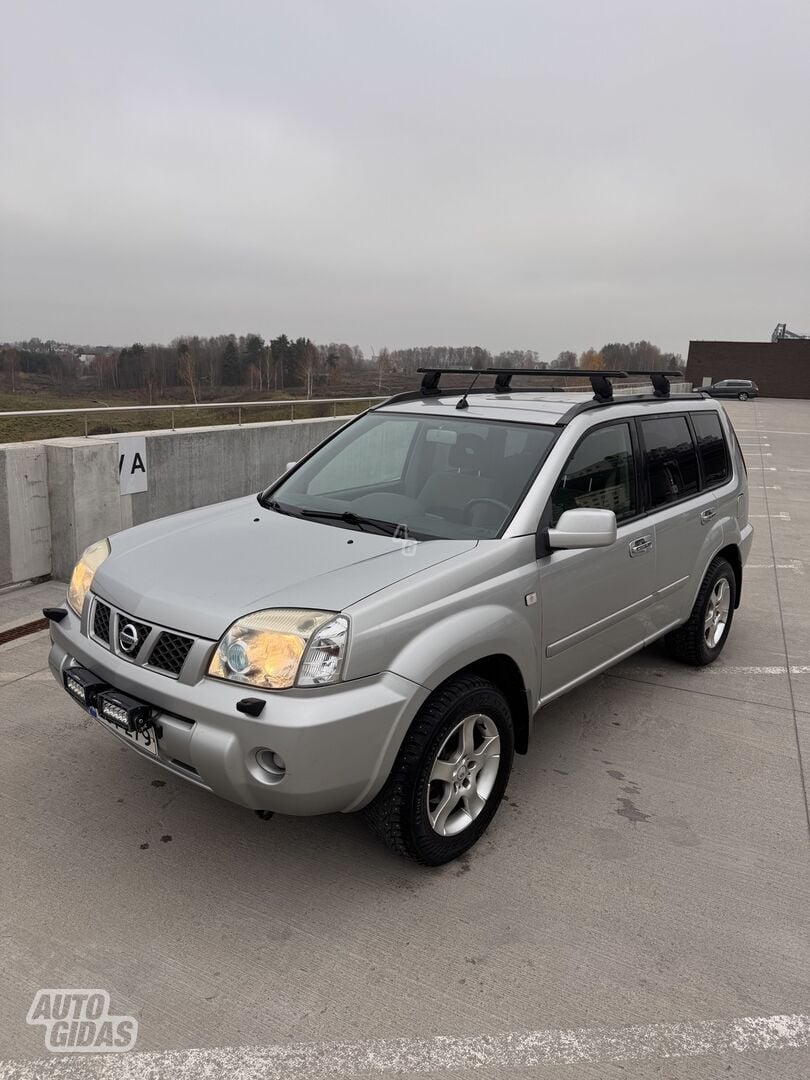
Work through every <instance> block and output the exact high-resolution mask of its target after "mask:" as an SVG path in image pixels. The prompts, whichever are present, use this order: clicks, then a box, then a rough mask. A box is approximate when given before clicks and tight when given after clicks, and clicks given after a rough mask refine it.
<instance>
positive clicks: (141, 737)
mask: <svg viewBox="0 0 810 1080" xmlns="http://www.w3.org/2000/svg"><path fill="white" fill-rule="evenodd" d="M87 711H88V713H89V714H90V715H91V716H92V717H93V719H94V720H98V722H99V723H100V724H101V726H102V727H104V728H106V729H107V731H112V732H113V734H114V735H117V736H118V737H119V739H123V740H124V742H128V743H131V744H133V745H135V746H137V747H138V748H139V749H140V750H145V751H146V753H147V754H151V755H152V756H153V757H157V756H158V747H157V735H156V734H155V729H154V728H153V727H150V728H147V729H146V731H126V730H125V729H124V728H122V727H119V726H118V725H117V724H113V723H111V722H110V721H109V720H107V719H105V718H104V717H103V716H100V715H99V712H98V709H96V708H95V706H94V705H90V706H89V707H88V709H87Z"/></svg>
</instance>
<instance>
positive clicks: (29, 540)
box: [0, 443, 51, 586]
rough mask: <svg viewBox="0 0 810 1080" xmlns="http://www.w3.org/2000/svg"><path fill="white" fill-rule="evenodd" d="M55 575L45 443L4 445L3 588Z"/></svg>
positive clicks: (0, 508)
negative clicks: (11, 584)
mask: <svg viewBox="0 0 810 1080" xmlns="http://www.w3.org/2000/svg"><path fill="white" fill-rule="evenodd" d="M50 572H51V523H50V512H49V502H48V463H47V459H46V455H45V446H44V444H43V443H5V444H4V445H0V586H2V585H6V584H9V583H11V582H16V581H31V580H33V579H34V578H41V577H47V576H48V575H49V574H50Z"/></svg>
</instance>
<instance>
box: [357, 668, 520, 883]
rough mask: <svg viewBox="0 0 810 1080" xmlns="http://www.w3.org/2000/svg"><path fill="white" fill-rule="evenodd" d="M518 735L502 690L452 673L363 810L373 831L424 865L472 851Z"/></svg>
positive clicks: (506, 772) (490, 815)
mask: <svg viewBox="0 0 810 1080" xmlns="http://www.w3.org/2000/svg"><path fill="white" fill-rule="evenodd" d="M514 749H515V737H514V729H513V726H512V715H511V712H510V710H509V705H508V703H507V701H506V698H505V697H504V695H503V694H502V693H501V691H500V690H499V689H498V688H497V687H496V686H495V685H494V684H493V683H491V682H489V681H488V680H486V679H482V678H480V677H479V676H478V675H457V676H454V677H453V678H451V679H448V681H447V682H446V683H444V684H443V685H442V686H441V687H439V689H438V690H437V691H436V692H435V693H434V694H432V695H431V697H430V698H428V700H427V701H426V702H425V704H424V705H423V706H422V708H421V709H420V711H419V713H418V715H417V717H416V719H415V720H414V722H413V723H412V724H411V727H410V729H409V731H408V734H407V735H406V736H405V741H404V742H403V744H402V747H401V749H400V751H399V754H398V756H397V760H396V762H395V763H394V767H393V769H392V770H391V775H390V776H389V778H388V780H387V782H386V784H385V787H384V788H383V789H382V791H381V792H380V793H379V795H378V796H377V797H376V799H374V801H373V802H372V803H371V804H370V805H369V806H368V807H367V808H366V817H367V819H368V821H369V824H370V825H371V827H372V829H373V830H374V832H375V833H376V834H377V835H378V836H379V837H380V838H381V839H382V840H383V841H384V842H385V843H386V844H387V845H388V846H389V847H390V848H391V849H392V850H393V851H396V852H397V853H398V854H400V855H405V856H407V857H408V858H410V859H414V860H415V861H416V862H420V863H423V864H424V865H425V866H439V865H440V864H441V863H446V862H450V861H451V860H452V859H456V858H458V856H459V855H461V854H463V852H465V851H467V850H468V849H469V848H471V847H472V846H473V844H474V843H475V842H476V841H477V840H478V839H479V838H480V837H481V836H482V834H483V833H484V831H485V829H486V828H487V826H488V825H489V823H490V821H492V818H493V817H494V816H495V811H496V810H497V809H498V805H499V804H500V801H501V799H502V798H503V793H504V791H505V790H506V783H507V780H508V779H509V774H510V772H511V771H512V758H513V756H514Z"/></svg>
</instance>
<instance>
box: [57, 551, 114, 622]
mask: <svg viewBox="0 0 810 1080" xmlns="http://www.w3.org/2000/svg"><path fill="white" fill-rule="evenodd" d="M109 554H110V542H109V540H99V541H98V542H97V543H95V544H91V545H90V547H89V548H87V550H86V551H85V552H84V554H83V555H82V557H81V558H80V559H79V561H78V562H77V563H76V566H75V567H74V570H73V573H72V574H71V576H70V585H68V594H67V599H68V603H69V604H70V606H71V607H72V608H73V610H74V611H75V612H76V614H77V615H79V616H81V613H82V607H83V605H84V598H85V597H86V596H87V594H88V592H89V591H90V586H91V585H92V584H93V578H94V577H95V576H96V570H98V568H99V567H100V566H101V564H102V563H103V562H104V560H105V559H106V558H107V556H108V555H109Z"/></svg>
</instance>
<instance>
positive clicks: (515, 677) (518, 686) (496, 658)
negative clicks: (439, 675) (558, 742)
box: [442, 653, 533, 754]
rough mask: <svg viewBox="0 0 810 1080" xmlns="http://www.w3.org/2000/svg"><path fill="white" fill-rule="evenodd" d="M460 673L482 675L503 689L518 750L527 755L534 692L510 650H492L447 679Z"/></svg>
mask: <svg viewBox="0 0 810 1080" xmlns="http://www.w3.org/2000/svg"><path fill="white" fill-rule="evenodd" d="M458 675H478V676H480V677H481V678H482V679H487V680H488V681H489V682H491V683H492V684H493V685H494V686H497V688H498V689H499V690H500V691H501V693H502V694H503V696H504V697H505V698H506V700H507V701H508V703H509V710H510V712H511V713H512V722H513V724H514V728H515V751H516V752H517V753H518V754H525V753H526V752H527V750H528V749H529V734H530V731H531V721H532V715H533V710H532V709H530V703H529V696H530V691H529V690H528V689H527V688H526V684H525V683H524V681H523V675H522V674H521V671H520V668H519V667H518V665H517V663H516V662H515V660H513V659H512V657H511V656H507V654H506V653H492V654H491V655H489V656H483V657H481V659H480V660H474V661H473V662H472V663H471V664H467V665H466V666H465V667H463V668H460V669H459V670H458V671H454V672H453V674H452V675H450V676H448V678H447V679H445V680H444V682H443V683H442V686H443V685H444V683H446V682H448V681H449V679H454V678H456V676H458Z"/></svg>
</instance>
